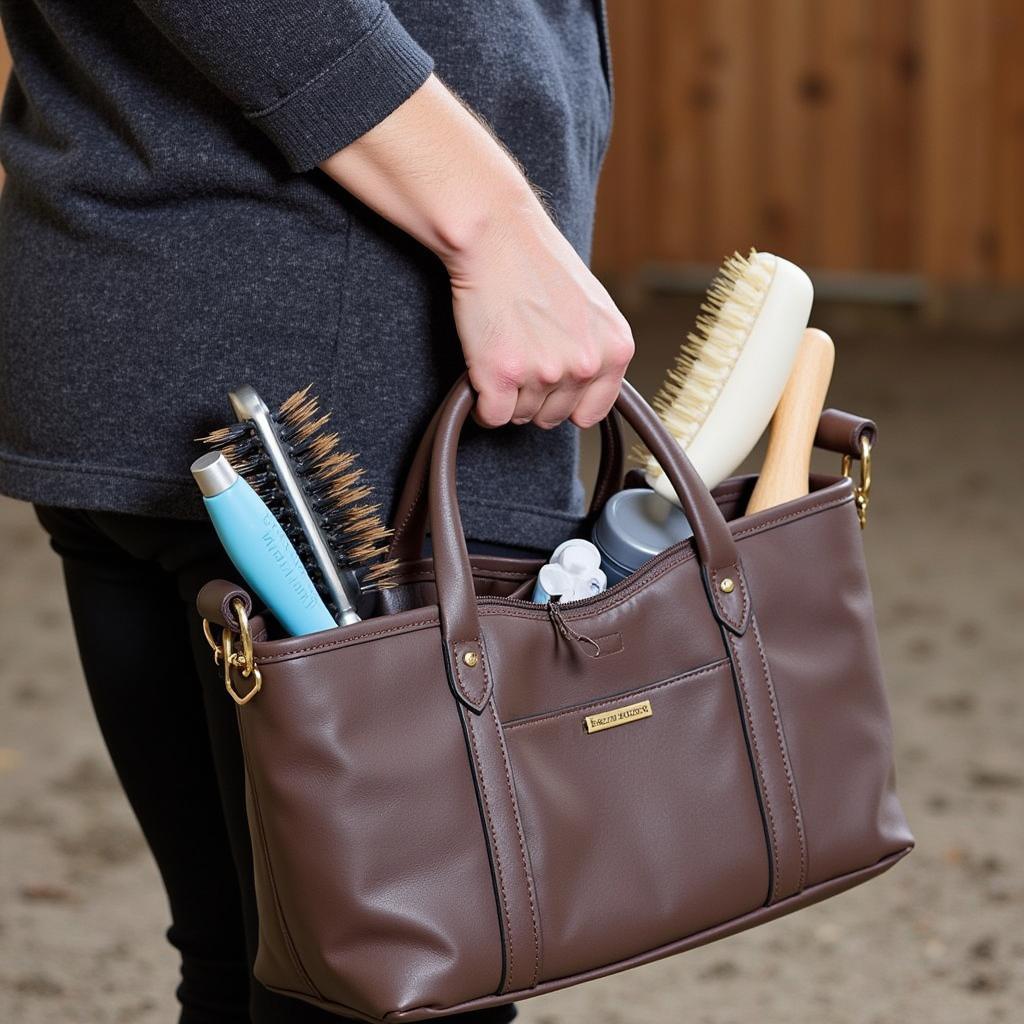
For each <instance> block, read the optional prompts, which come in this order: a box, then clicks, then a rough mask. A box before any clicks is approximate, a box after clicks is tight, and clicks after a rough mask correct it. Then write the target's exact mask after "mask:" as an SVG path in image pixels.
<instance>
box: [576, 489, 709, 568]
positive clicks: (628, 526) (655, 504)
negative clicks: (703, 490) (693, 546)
mask: <svg viewBox="0 0 1024 1024" xmlns="http://www.w3.org/2000/svg"><path fill="white" fill-rule="evenodd" d="M692 536H693V529H692V528H691V526H690V522H689V520H688V519H687V518H686V516H684V515H683V511H682V509H681V508H679V506H678V505H676V504H674V503H673V502H671V501H669V500H668V499H667V498H663V497H662V496H661V495H660V494H658V493H657V491H652V490H651V489H650V488H647V487H633V488H630V489H628V490H625V491H616V493H615V494H613V495H612V496H611V497H610V498H609V499H608V500H607V501H606V502H605V505H604V508H603V509H602V510H601V516H600V518H599V519H598V520H597V522H596V523H595V524H594V529H593V531H592V533H591V540H593V542H594V544H595V545H596V546H597V549H598V550H599V551H600V552H601V568H602V569H603V570H604V571H605V574H606V575H607V577H608V585H609V586H611V585H612V584H613V583H618V581H619V580H622V579H625V578H626V577H627V576H628V575H629V574H630V573H632V572H635V571H636V570H637V569H639V568H640V566H641V565H643V564H644V562H646V561H647V560H648V559H649V558H653V557H654V556H655V555H656V554H658V552H659V551H664V550H665V548H670V547H671V546H672V545H673V544H676V543H678V542H679V541H681V540H686V539H687V537H692Z"/></svg>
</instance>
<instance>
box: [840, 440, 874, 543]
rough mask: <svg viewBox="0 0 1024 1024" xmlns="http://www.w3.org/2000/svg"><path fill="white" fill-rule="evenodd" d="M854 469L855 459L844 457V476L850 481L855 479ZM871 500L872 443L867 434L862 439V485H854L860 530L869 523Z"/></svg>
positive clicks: (854, 497) (854, 499)
mask: <svg viewBox="0 0 1024 1024" xmlns="http://www.w3.org/2000/svg"><path fill="white" fill-rule="evenodd" d="M852 468H853V459H852V458H851V457H850V456H849V455H844V456H843V466H842V470H841V472H842V474H843V476H845V477H846V478H847V479H848V480H852V479H853V478H852V477H851V475H850V470H851V469H852ZM870 500H871V441H870V439H869V438H868V436H867V434H863V435H862V436H861V439H860V483H859V484H854V485H853V501H854V504H855V505H856V506H857V519H858V521H859V522H860V528H861V529H862V530H863V529H864V527H865V526H867V522H868V502H869V501H870Z"/></svg>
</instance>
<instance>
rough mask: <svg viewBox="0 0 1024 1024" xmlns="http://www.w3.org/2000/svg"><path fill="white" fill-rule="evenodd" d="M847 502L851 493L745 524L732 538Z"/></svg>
mask: <svg viewBox="0 0 1024 1024" xmlns="http://www.w3.org/2000/svg"><path fill="white" fill-rule="evenodd" d="M847 503H850V504H852V503H853V494H852V493H851V494H847V495H845V496H844V497H842V498H833V499H832V500H831V501H823V502H822V503H821V504H820V505H811V506H810V507H808V508H805V509H800V510H799V511H796V512H787V513H786V514H785V515H781V516H777V517H776V518H775V519H768V520H766V521H765V522H763V523H758V524H757V525H756V526H747V527H744V528H743V529H742V530H737V531H736V532H735V533H734V534H733V538H734V539H735V538H739V537H749V536H750V535H751V534H753V533H760V532H761V531H762V530H770V529H771V528H772V527H774V526H780V525H782V524H783V523H786V522H789V520H791V519H801V518H802V517H803V516H810V515H814V514H815V513H817V512H823V511H825V510H826V509H830V508H835V507H836V506H838V505H845V504H847Z"/></svg>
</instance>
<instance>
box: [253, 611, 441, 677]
mask: <svg viewBox="0 0 1024 1024" xmlns="http://www.w3.org/2000/svg"><path fill="white" fill-rule="evenodd" d="M440 624H441V620H440V619H439V618H437V616H435V617H434V618H432V619H420V620H418V621H417V622H407V623H406V624H405V625H404V626H389V627H388V628H387V629H375V630H373V631H372V632H369V633H360V634H359V636H353V637H349V638H348V639H345V640H327V641H324V643H322V644H311V645H310V646H309V647H299V648H298V649H297V650H294V651H289V652H288V653H287V654H284V653H282V654H267V655H264V656H262V657H259V656H257V658H256V664H257V665H269V664H271V663H272V662H275V661H288V660H290V659H291V658H295V657H297V656H298V655H300V654H311V653H312V652H313V651H327V650H335V649H340V648H342V647H354V646H355V645H356V644H360V643H362V642H363V641H364V640H369V639H370V638H372V637H375V636H384V635H385V634H386V633H402V632H405V631H409V632H413V631H414V630H416V629H423V628H424V627H426V626H439V625H440Z"/></svg>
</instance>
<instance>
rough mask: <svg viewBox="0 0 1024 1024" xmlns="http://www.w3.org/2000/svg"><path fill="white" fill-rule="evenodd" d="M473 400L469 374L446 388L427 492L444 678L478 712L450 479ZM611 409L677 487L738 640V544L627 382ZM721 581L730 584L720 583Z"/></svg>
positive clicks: (469, 585) (477, 643)
mask: <svg viewBox="0 0 1024 1024" xmlns="http://www.w3.org/2000/svg"><path fill="white" fill-rule="evenodd" d="M475 401H476V393H475V392H474V391H473V388H472V386H471V385H470V383H469V377H468V375H467V374H463V375H462V376H461V377H460V378H459V379H458V380H457V381H456V382H455V385H454V386H453V387H452V390H451V392H450V393H449V395H448V398H447V399H446V400H445V404H444V406H443V408H442V410H441V413H440V417H439V419H438V422H437V428H436V432H435V435H434V444H433V451H432V454H431V467H430V491H429V493H430V521H431V532H432V535H433V548H434V575H435V580H436V583H437V595H438V606H439V609H440V615H441V630H442V634H443V638H444V644H445V656H446V658H447V660H448V666H449V675H450V678H451V680H452V684H453V686H454V688H455V690H456V691H457V693H458V694H459V696H460V698H461V699H462V700H463V702H464V703H465V704H466V705H467V706H469V707H471V708H473V709H474V710H476V711H480V710H481V709H482V708H483V707H484V705H485V704H486V702H487V700H488V698H489V696H490V691H491V679H490V669H489V666H488V660H487V652H486V649H485V641H484V637H483V634H482V633H481V631H480V620H479V616H478V614H477V608H476V595H475V591H474V587H473V576H472V571H471V568H470V561H469V554H468V552H467V550H466V538H465V534H464V533H463V529H462V519H461V517H460V515H459V507H458V495H457V493H456V482H455V458H456V450H457V448H458V442H459V435H460V434H461V432H462V428H463V425H464V424H465V422H466V419H467V418H468V416H469V413H470V410H471V409H472V407H473V404H474V402H475ZM615 408H616V409H617V410H618V412H619V413H621V415H622V416H623V418H624V419H625V420H626V422H627V423H629V424H630V426H632V427H633V429H634V430H635V431H636V432H637V434H638V435H639V437H640V439H641V440H642V441H643V442H644V444H646V445H647V447H648V449H649V450H650V452H651V453H652V454H653V455H654V457H655V458H656V459H657V460H658V461H659V463H660V464H661V467H662V468H663V469H664V471H665V475H666V476H667V477H668V479H669V481H670V482H671V483H672V486H673V487H674V488H675V491H676V494H677V495H678V497H679V501H680V504H681V505H682V508H683V511H684V512H685V514H686V516H687V518H688V519H689V521H690V525H691V526H692V527H693V536H694V542H695V544H696V548H697V555H698V558H699V559H700V562H701V566H702V570H703V572H704V576H705V581H706V588H707V592H708V595H709V598H710V604H711V608H712V611H713V613H714V614H715V617H716V618H717V619H718V621H719V622H720V623H721V624H722V625H723V626H725V627H726V628H728V629H729V630H731V631H732V632H733V633H736V634H737V635H741V634H742V633H743V632H744V631H745V630H746V627H747V622H748V619H749V611H750V607H749V596H748V595H749V591H748V588H747V584H746V580H745V579H744V577H743V570H742V567H741V566H740V563H739V555H738V553H737V551H736V544H735V542H734V540H733V536H732V533H731V532H730V530H729V527H728V525H727V524H726V522H725V519H724V518H723V516H722V512H721V510H720V509H719V507H718V505H717V504H716V503H715V500H714V498H712V496H711V492H710V491H709V490H708V489H707V487H706V486H705V484H704V482H703V480H701V478H700V476H699V475H698V474H697V471H696V470H695V469H694V468H693V466H692V465H691V463H690V461H689V459H687V457H686V455H685V454H684V453H683V450H682V449H681V448H680V447H679V445H678V444H676V442H675V441H674V440H673V439H672V437H671V436H670V435H669V434H668V432H667V431H666V430H665V427H664V425H663V424H662V422H661V420H660V419H659V418H658V416H657V414H656V413H655V412H654V410H653V409H651V407H650V406H649V405H648V404H647V403H646V402H645V401H644V400H643V398H641V397H640V395H639V393H638V392H637V391H636V389H635V388H634V387H633V386H632V385H631V384H630V383H629V382H628V381H625V380H624V381H623V382H622V388H621V390H620V392H619V397H618V398H617V399H616V402H615ZM727 579H728V581H729V582H725V581H726V580H727Z"/></svg>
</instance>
